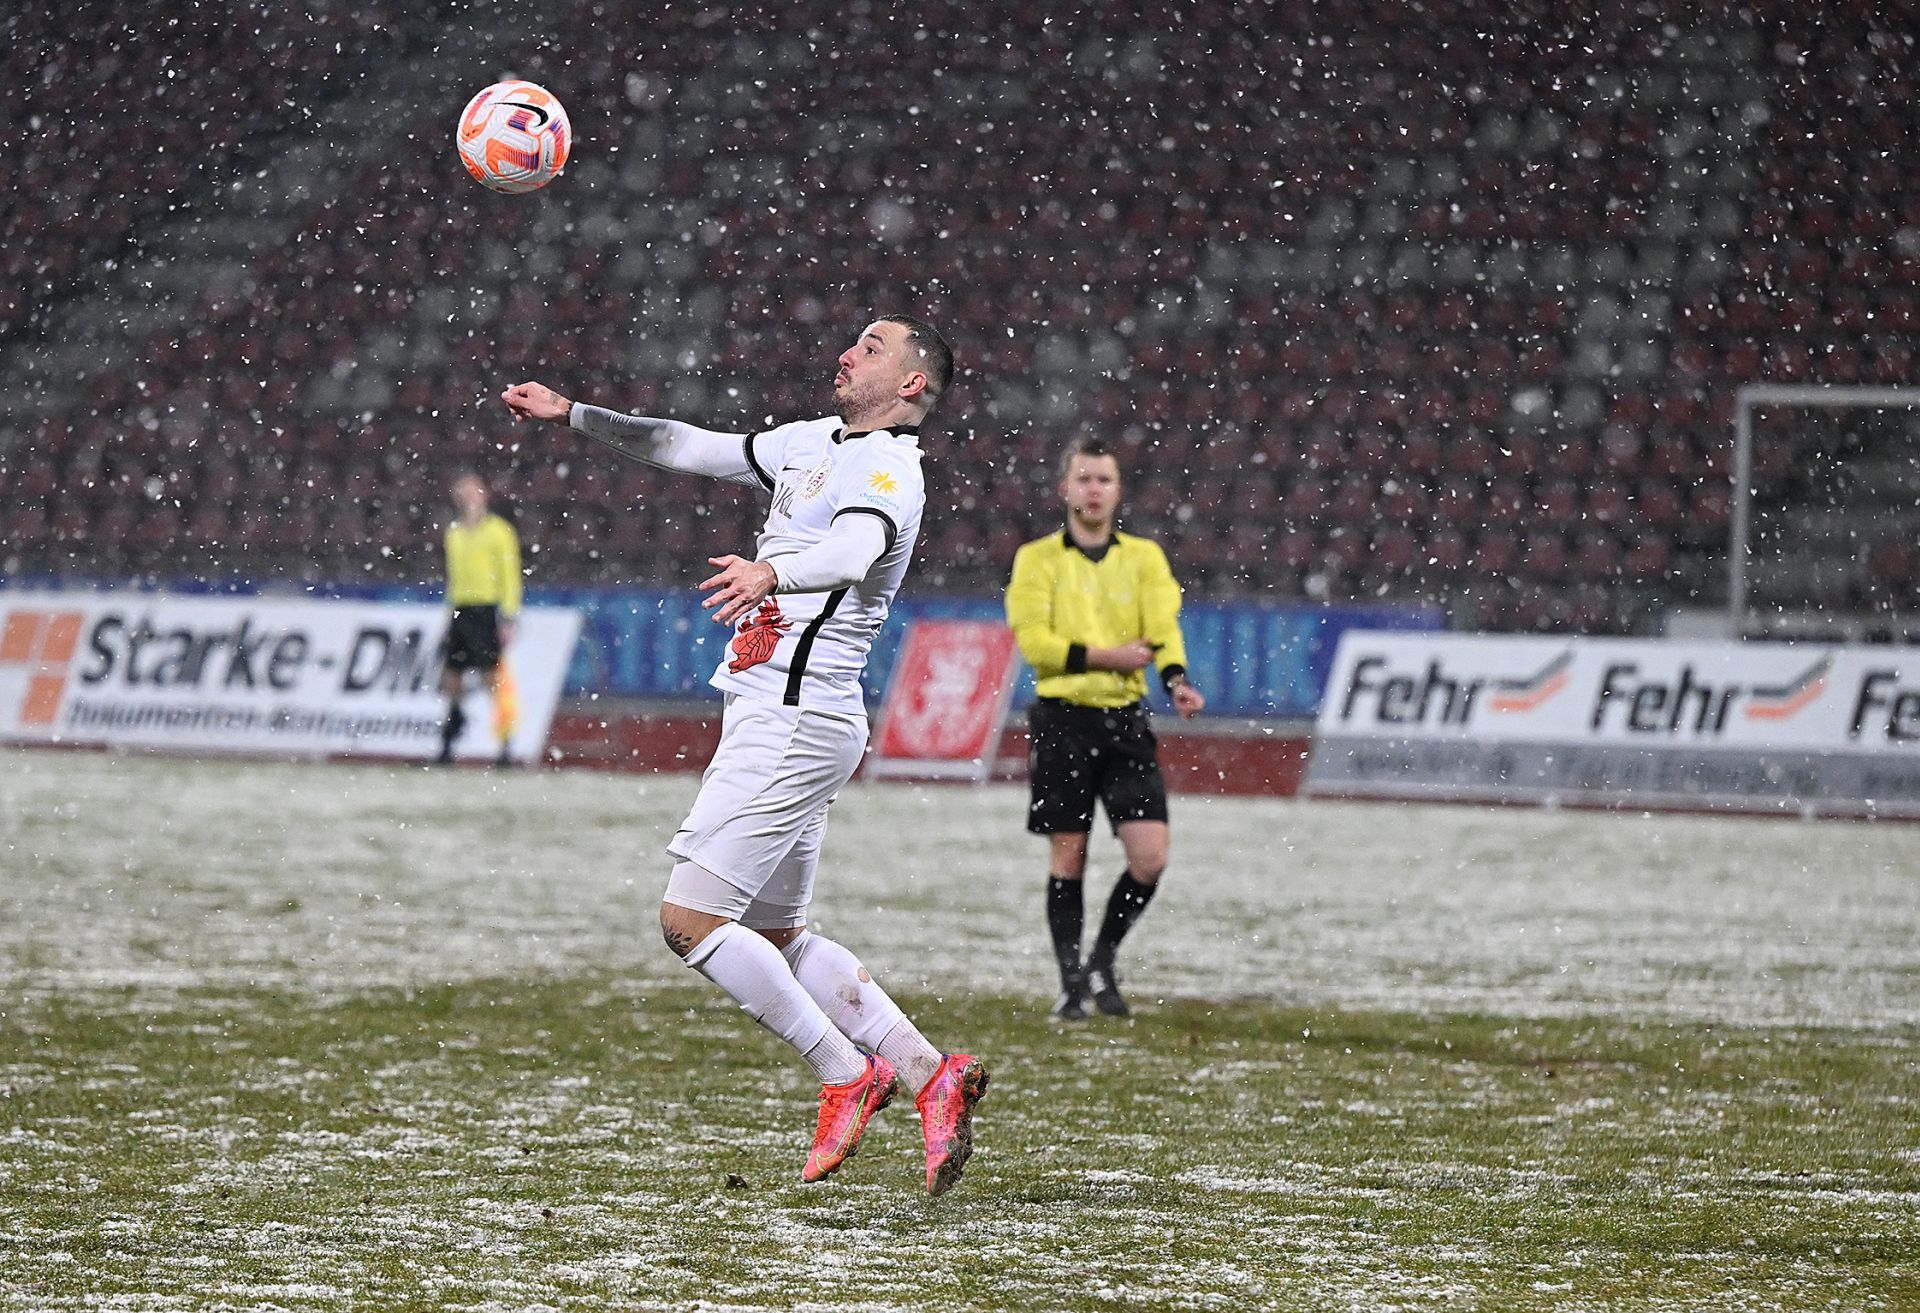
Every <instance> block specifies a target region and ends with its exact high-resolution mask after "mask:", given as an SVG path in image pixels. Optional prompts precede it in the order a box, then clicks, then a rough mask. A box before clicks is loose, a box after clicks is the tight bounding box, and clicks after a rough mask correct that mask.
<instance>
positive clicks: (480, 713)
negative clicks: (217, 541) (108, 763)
mask: <svg viewBox="0 0 1920 1313" xmlns="http://www.w3.org/2000/svg"><path fill="white" fill-rule="evenodd" d="M446 622H447V612H446V610H445V609H444V608H443V607H438V606H432V605H423V604H410V603H390V602H357V601H318V600H305V599H279V598H264V597H245V598H204V597H175V596H169V595H167V594H161V593H135V592H100V593H32V592H0V740H8V741H14V742H26V743H71V744H96V745H111V746H128V747H151V748H157V749H180V750H189V751H207V752H238V753H260V754H274V755H279V754H285V755H290V756H318V755H346V756H376V757H416V758H425V757H430V756H432V755H434V754H435V753H436V752H438V750H439V746H440V724H441V721H442V719H443V718H444V713H445V705H446V704H445V700H444V699H443V698H442V697H441V695H440V692H439V683H440V656H441V642H442V639H443V637H444V634H445V630H446ZM579 634H580V617H579V616H578V615H577V614H576V613H575V612H573V611H570V610H560V609H553V608H540V607H534V608H528V609H527V610H526V611H524V612H523V613H522V614H521V616H520V621H519V630H518V634H517V635H516V637H515V639H514V641H513V642H512V643H511V644H510V645H509V647H508V649H507V655H506V661H507V666H508V669H509V670H510V671H511V673H512V676H513V679H514V682H515V685H516V687H517V688H518V691H519V703H520V717H519V722H518V725H517V727H516V729H515V732H514V735H513V738H512V741H511V745H510V746H511V750H512V753H513V755H514V757H515V758H516V759H518V760H521V761H530V760H534V759H537V758H538V756H539V754H540V753H541V751H542V750H543V749H544V747H545V744H546V738H547V730H548V727H549V726H550V725H551V723H552V720H553V712H554V708H555V706H556V705H557V703H558V701H559V697H560V686H561V681H562V680H563V679H564V677H565V675H566V671H567V666H568V664H569V662H570V661H571V660H572V657H573V649H574V645H575V643H576V642H577V641H578V639H579ZM466 706H467V729H466V732H465V734H464V735H462V737H461V739H460V740H459V742H458V743H456V744H455V753H456V755H458V756H461V757H465V758H488V759H490V758H492V757H494V756H496V755H497V754H498V751H499V749H498V746H497V745H496V744H495V743H494V741H493V730H492V707H491V705H490V700H489V698H488V695H487V693H486V691H485V689H484V688H483V687H481V686H480V685H479V683H478V682H477V681H476V682H475V686H474V687H473V689H472V690H471V691H470V692H469V693H468V695H467V704H466Z"/></svg>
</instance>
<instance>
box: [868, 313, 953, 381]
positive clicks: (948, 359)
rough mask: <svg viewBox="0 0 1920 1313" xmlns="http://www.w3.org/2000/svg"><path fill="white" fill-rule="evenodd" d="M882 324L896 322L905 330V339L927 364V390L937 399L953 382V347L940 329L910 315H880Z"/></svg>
mask: <svg viewBox="0 0 1920 1313" xmlns="http://www.w3.org/2000/svg"><path fill="white" fill-rule="evenodd" d="M880 322H881V323H883V324H898V325H900V327H902V328H904V329H906V330H907V341H909V342H911V343H912V344H913V347H914V350H916V351H918V352H919V353H920V359H922V360H924V361H925V362H926V365H927V369H926V374H927V391H928V392H930V393H932V394H933V399H934V400H936V401H938V400H939V399H940V398H941V397H942V396H944V395H945V394H946V391H947V388H948V387H950V386H951V385H952V384H953V348H952V347H951V346H948V345H947V339H946V338H944V337H942V336H940V330H939V329H937V328H935V327H934V326H933V325H932V324H929V323H926V322H924V321H922V320H919V319H915V318H913V317H912V316H910V315H881V316H880Z"/></svg>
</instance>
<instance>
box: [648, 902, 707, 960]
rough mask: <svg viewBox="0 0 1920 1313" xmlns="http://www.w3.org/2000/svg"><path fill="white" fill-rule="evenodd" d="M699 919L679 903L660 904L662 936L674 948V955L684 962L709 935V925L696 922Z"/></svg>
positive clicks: (669, 946) (668, 945)
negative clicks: (689, 913) (688, 912)
mask: <svg viewBox="0 0 1920 1313" xmlns="http://www.w3.org/2000/svg"><path fill="white" fill-rule="evenodd" d="M698 919H699V918H697V917H693V916H689V915H688V914H687V909H686V908H684V907H680V906H678V905H677V904H674V903H662V904H660V937H661V938H662V939H664V940H666V941H667V947H668V948H670V949H672V950H673V955H674V956H675V957H677V958H679V959H680V960H681V961H683V962H684V961H685V960H686V959H687V956H688V955H689V954H691V953H692V952H693V950H694V949H696V948H698V947H699V946H700V941H701V940H703V939H705V938H706V937H707V931H708V927H706V926H704V925H697V924H695V922H696V920H698Z"/></svg>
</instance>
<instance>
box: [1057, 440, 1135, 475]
mask: <svg viewBox="0 0 1920 1313" xmlns="http://www.w3.org/2000/svg"><path fill="white" fill-rule="evenodd" d="M1075 456H1111V457H1113V463H1114V466H1115V467H1116V468H1118V466H1119V464H1120V453H1119V452H1117V451H1115V450H1114V449H1113V444H1112V443H1110V442H1108V441H1107V440H1106V439H1105V438H1103V437H1101V436H1099V435H1098V434H1096V433H1086V434H1082V435H1081V436H1080V437H1077V438H1075V439H1074V440H1073V441H1072V442H1069V443H1068V444H1067V449H1066V450H1065V451H1064V452H1062V453H1061V455H1060V477H1061V478H1063V479H1064V478H1066V477H1067V472H1068V471H1069V470H1071V469H1072V468H1073V458H1074V457H1075Z"/></svg>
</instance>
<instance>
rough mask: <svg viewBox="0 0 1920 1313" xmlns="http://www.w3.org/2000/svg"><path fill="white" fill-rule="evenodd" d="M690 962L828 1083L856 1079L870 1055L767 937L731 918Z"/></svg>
mask: <svg viewBox="0 0 1920 1313" xmlns="http://www.w3.org/2000/svg"><path fill="white" fill-rule="evenodd" d="M687 965H688V966H690V967H692V968H693V969H694V970H696V971H698V972H699V973H700V974H701V975H703V976H705V977H706V978H707V979H708V980H711V981H712V982H713V983H714V984H716V985H718V986H720V988H722V989H724V990H726V991H727V994H728V995H729V996H730V997H731V998H732V999H733V1001H734V1002H736V1003H738V1004H739V1005H740V1007H741V1010H742V1011H744V1012H745V1013H746V1014H747V1015H748V1016H750V1017H752V1018H753V1019H754V1020H755V1021H757V1022H759V1023H760V1024H761V1025H763V1026H765V1027H766V1028H767V1029H768V1030H770V1031H772V1032H773V1033H774V1034H776V1035H778V1036H779V1037H780V1038H781V1039H783V1040H785V1041H786V1042H787V1043H789V1044H791V1045H792V1046H793V1047H794V1050H795V1051H796V1052H797V1053H799V1054H800V1056H801V1057H803V1058H805V1059H806V1061H807V1065H808V1066H809V1067H812V1068H813V1070H814V1072H815V1074H817V1075H818V1076H819V1077H820V1080H821V1083H822V1084H826V1085H844V1084H846V1083H847V1082H848V1081H850V1080H857V1079H858V1078H859V1077H860V1074H861V1073H862V1072H864V1071H865V1070H866V1069H867V1060H866V1058H865V1057H864V1056H862V1054H861V1052H860V1050H859V1049H856V1048H855V1047H853V1044H852V1043H851V1042H850V1041H849V1040H848V1039H847V1037H846V1036H845V1035H843V1034H841V1033H840V1032H839V1031H838V1030H835V1029H834V1026H833V1022H832V1021H831V1020H829V1019H828V1017H827V1014H826V1013H824V1012H822V1011H821V1010H820V1005H819V1004H817V1003H815V1002H814V1001H813V999H812V998H810V997H809V996H808V994H807V991H806V990H805V989H803V988H802V987H801V985H800V982H799V981H798V980H795V979H794V976H793V972H792V971H791V970H790V969H789V968H788V966H787V960H786V959H785V958H784V957H782V956H781V955H780V950H779V949H777V948H775V947H774V946H773V945H772V943H770V942H769V941H768V940H766V939H765V938H763V937H761V936H760V935H758V934H755V933H754V932H753V931H751V930H749V929H747V928H746V927H745V926H743V925H741V924H739V923H738V922H728V923H727V924H726V925H723V926H721V927H720V928H719V929H718V930H716V931H714V932H713V933H712V934H710V935H708V936H707V937H706V938H705V939H703V940H701V941H700V946H699V947H698V948H696V949H694V950H693V952H691V953H689V954H688V955H687Z"/></svg>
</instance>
